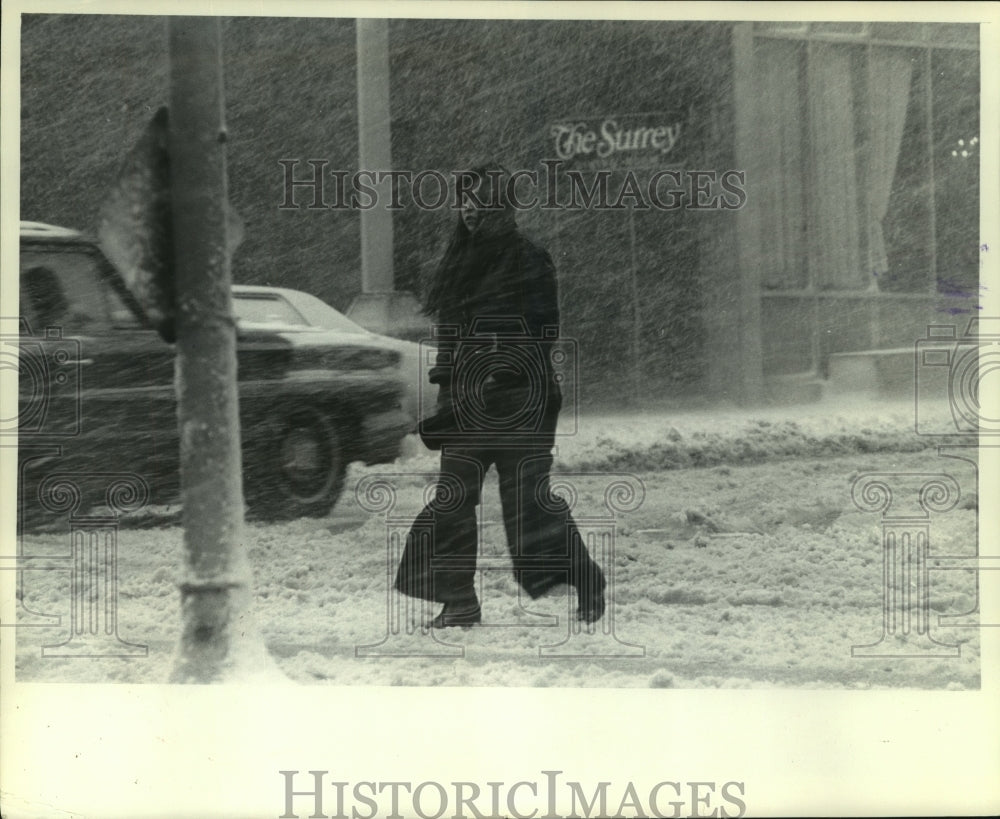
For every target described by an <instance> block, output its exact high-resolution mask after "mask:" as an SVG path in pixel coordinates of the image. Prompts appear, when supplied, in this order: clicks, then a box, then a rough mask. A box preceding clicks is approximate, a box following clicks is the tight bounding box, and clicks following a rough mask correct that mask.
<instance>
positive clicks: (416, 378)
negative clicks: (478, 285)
mask: <svg viewBox="0 0 1000 819" xmlns="http://www.w3.org/2000/svg"><path fill="white" fill-rule="evenodd" d="M233 310H234V312H235V313H236V319H237V321H238V322H240V323H241V324H242V325H245V326H250V325H258V324H262V325H281V324H283V325H286V326H292V327H303V326H308V327H315V328H319V329H323V330H334V331H336V332H338V333H348V334H351V335H355V336H362V337H365V338H367V339H369V340H371V341H373V342H376V343H378V344H379V345H381V346H383V347H385V348H386V349H389V350H395V351H396V352H398V353H399V354H400V363H399V374H400V379H401V381H402V384H403V409H405V410H406V411H407V412H408V413H409V414H410V415H411V416H412V417H413V418H414V419H415V420H416V419H418V418H421V417H429V416H430V415H433V414H434V409H435V403H436V400H437V388H436V387H434V386H432V385H430V384H429V383H428V381H427V372H428V362H427V360H426V356H427V350H428V348H427V347H426V345H425V346H424V348H423V352H424V358H423V359H422V358H421V345H420V344H416V343H414V342H412V341H406V340H404V339H399V338H393V337H391V336H384V335H380V334H378V333H373V332H371V331H369V330H366V329H365V328H364V327H362V326H361V325H360V324H357V323H355V322H354V321H352V320H351V319H349V318H348V317H347V316H345V315H344V314H343V313H341V312H340V311H338V310H337V309H335V308H334V307H331V306H330V305H329V304H327V303H326V302H325V301H323V300H321V299H319V298H317V297H316V296H313V295H312V294H310V293H305V292H303V291H301V290H292V289H290V288H287V287H266V286H263V285H246V284H237V285H233Z"/></svg>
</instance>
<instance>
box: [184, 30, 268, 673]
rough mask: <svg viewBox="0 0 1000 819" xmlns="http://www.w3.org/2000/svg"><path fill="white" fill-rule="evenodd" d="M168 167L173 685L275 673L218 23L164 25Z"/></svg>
mask: <svg viewBox="0 0 1000 819" xmlns="http://www.w3.org/2000/svg"><path fill="white" fill-rule="evenodd" d="M168 26H169V47H170V164H171V173H170V176H171V196H172V212H173V235H174V258H175V265H176V267H175V276H176V294H177V318H176V327H177V370H176V379H177V391H178V423H179V427H180V463H181V499H182V503H183V522H184V570H183V575H182V579H181V583H180V591H181V609H182V619H183V626H182V633H181V638H180V645H179V647H178V652H177V655H176V657H175V660H174V668H173V672H172V674H171V682H191V683H207V682H221V681H225V680H234V681H235V680H244V679H246V678H247V677H248V675H251V674H254V673H259V672H261V671H264V672H267V671H268V670H273V665H272V663H271V662H270V660H269V657H268V655H267V652H266V649H265V648H264V645H263V641H262V640H261V639H260V638H259V636H258V634H257V630H256V628H254V627H253V625H252V623H251V617H250V611H251V606H250V602H251V600H250V589H251V573H250V566H249V562H248V560H247V551H246V545H245V540H244V536H243V486H242V459H241V452H240V425H239V411H238V394H237V388H236V328H235V323H234V320H233V318H232V315H233V313H232V303H231V299H232V297H231V293H230V284H231V274H230V268H229V251H228V248H227V241H226V208H227V202H228V196H227V191H226V188H227V184H226V156H225V125H224V121H223V112H224V98H223V87H222V56H221V34H220V26H219V21H218V19H217V18H212V17H172V18H170V20H169V23H168Z"/></svg>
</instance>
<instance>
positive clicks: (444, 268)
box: [423, 161, 516, 316]
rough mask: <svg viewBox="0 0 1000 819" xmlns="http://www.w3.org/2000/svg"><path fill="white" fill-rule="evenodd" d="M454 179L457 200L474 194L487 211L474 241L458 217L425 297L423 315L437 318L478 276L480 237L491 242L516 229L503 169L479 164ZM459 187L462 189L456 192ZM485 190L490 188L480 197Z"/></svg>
mask: <svg viewBox="0 0 1000 819" xmlns="http://www.w3.org/2000/svg"><path fill="white" fill-rule="evenodd" d="M454 176H455V181H456V192H455V193H456V198H457V194H458V190H471V191H473V192H477V193H474V194H473V195H474V196H476V198H477V199H478V200H479V201H480V203H481V204H482V205H483V206H484V207H485V208H486V209H484V211H483V214H484V221H483V226H482V227H480V229H479V230H478V231H477V233H476V236H475V237H474V236H473V235H472V234H471V233H469V229H468V228H467V227H466V226H465V222H464V220H463V219H462V215H461V213H459V214H458V218H457V219H456V224H455V229H454V231H453V232H452V235H451V239H450V240H449V242H448V246H447V248H446V249H445V252H444V254H443V255H442V256H441V261H440V262H439V263H438V266H437V269H436V270H435V272H434V275H433V278H432V279H431V283H430V287H429V288H428V289H427V293H426V294H425V296H424V307H423V313H424V315H427V316H434V315H440V314H441V313H442V312H443V311H447V310H448V308H449V307H451V306H452V305H453V304H455V303H456V302H457V301H458V300H460V299H461V296H462V295H463V293H462V291H463V290H464V286H465V285H467V283H468V281H469V278H470V277H471V276H472V275H474V274H475V273H477V272H478V270H477V269H476V268H477V265H475V264H472V263H471V262H472V259H471V256H472V255H473V250H474V248H475V245H476V244H477V240H478V239H479V238H480V237H482V238H484V239H492V238H497V237H500V236H504V235H506V234H507V233H509V232H510V231H512V230H513V229H514V227H515V226H516V223H515V219H514V208H513V207H512V206H511V203H510V202H509V201H508V199H507V193H506V187H507V179H508V177H509V174H508V172H507V169H506V168H504V166H503V165H501V164H500V163H499V162H494V161H488V162H481V163H477V164H476V165H474V166H473V167H471V168H469V169H468V170H463V171H457V172H456V173H455V174H454ZM470 176H471V177H473V178H474V179H476V180H478V182H477V184H475V185H473V186H472V187H471V188H470V187H469V185H468V180H469V177H470ZM494 183H496V184H497V188H496V189H493V188H492V185H493V184H494ZM459 184H462V185H463V187H462V188H459V187H458V186H459ZM486 186H490V187H489V190H488V192H487V193H486V195H483V189H484V188H485V187H486ZM484 228H485V229H484Z"/></svg>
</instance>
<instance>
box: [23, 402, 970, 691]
mask: <svg viewBox="0 0 1000 819" xmlns="http://www.w3.org/2000/svg"><path fill="white" fill-rule="evenodd" d="M778 421H780V419H777V420H769V421H764V422H763V423H764V424H772V423H777V422H778ZM881 423H882V424H883V425H884V424H886V423H887V421H886V417H885V416H884V415H883V416H882V419H881ZM762 428H763V429H766V427H762ZM676 429H677V430H679V431H678V433H677V434H678V436H680V439H681V440H682V441H690V440H691V438H692V436H693V435H695V433H694V432H692V431H691V430H690V429H688V428H685V427H684V426H683V424H682V423H680V422H678V423H677V424H676ZM805 429H806V431H807V432H808V427H806V428H805ZM873 432H874V433H879V434H882V436H883V437H885V435H886V434H888V433H886V430H885V429H884V428H882V429H876V430H874V431H873ZM716 437H718V436H716ZM806 437H807V438H808V434H807V435H806ZM737 438H739V436H737ZM601 440H604V441H605V443H604V444H602V443H600V441H601ZM734 440H735V439H734ZM740 440H744V443H743V444H741V446H744V448H745V446H747V444H746V443H745V436H744V438H743V439H740ZM629 446H631V444H629V443H628V442H627V441H625V442H623V441H621V440H618V441H617V442H614V443H612V444H609V443H607V438H606V435H605V436H604V438H603V439H602V438H601V436H599V435H595V436H594V438H593V441H592V443H586V442H577V444H576V445H575V448H570V455H569V456H566V458H564V461H563V462H562V463H559V462H557V469H563V470H564V471H568V472H572V471H574V470H576V471H586V470H581V469H580V464H581V463H587V462H589V461H594V460H595V458H596V456H595V454H594V453H595V452H600V451H602V449H601V448H602V447H603V450H606V451H604V455H605V456H607V455H608V452H612V451H613V452H618V453H619V454H620V453H622V452H627V451H630V450H629ZM635 451H638V450H635ZM643 451H646V452H648V447H647V448H646V449H645V450H643ZM671 451H672V452H673V453H674V455H676V453H677V450H676V449H674V450H671ZM574 459H577V460H576V461H575V462H574ZM598 460H599V459H598ZM605 460H606V461H607V460H608V458H605ZM619 460H621V461H622V464H623V465H625V464H626V463H627V461H628V460H629V459H628V458H625V457H624V456H622V457H620V458H619ZM633 460H634V459H633ZM647 460H648V459H647ZM611 461H614V458H611ZM434 464H435V462H434V459H433V456H431V455H430V454H421V453H417V454H414V455H413V456H412V457H410V458H409V459H407V460H404V461H401V462H399V463H398V464H397V465H396V466H398V467H399V469H398V470H397V471H398V472H408V473H424V472H426V473H433V469H434ZM633 465H640V466H641V465H642V464H633ZM394 468H395V467H394ZM886 470H889V471H894V472H899V473H919V474H931V473H940V472H942V471H944V472H946V473H948V474H951V475H954V478H955V480H956V481H957V482H958V483H959V484H960V485H961V486H962V487H963V494H962V497H961V499H960V501H959V502H958V503H957V505H956V506H955V507H954V508H953V509H951V510H950V511H948V512H946V513H942V514H940V515H937V516H933V517H932V519H931V520H930V526H931V529H930V531H931V538H932V540H931V558H932V560H931V564H930V568H931V569H932V571H930V573H929V593H930V609H931V614H932V615H933V617H932V620H931V635H932V637H933V638H934V639H935V640H937V641H938V642H940V643H943V644H947V645H949V646H956V647H957V646H960V656H944V657H919V658H909V657H898V656H890V657H854V656H852V646H856V645H863V644H871V643H875V642H877V641H878V640H879V638H880V636H881V635H882V631H883V624H882V623H883V621H882V617H883V582H882V572H883V559H882V546H881V537H882V528H881V518H880V516H879V515H878V514H877V513H872V512H867V511H861V510H859V509H858V508H857V507H856V506H855V504H854V502H853V501H852V499H851V488H852V483H853V481H854V480H855V478H857V477H858V475H860V474H862V473H866V472H872V471H886ZM388 471H391V470H386V469H384V468H382V469H374V468H369V469H358V468H355V469H352V471H351V475H350V476H349V480H348V486H353V485H354V484H356V483H357V481H358V480H360V479H361V478H364V477H366V476H371V475H372V474H373V473H376V472H377V473H379V474H384V473H385V472H388ZM607 471H614V470H610V469H608V468H605V469H604V472H607ZM629 471H631V472H632V474H633V475H635V476H636V477H637V478H638V479H639V480H640V481H641V483H642V485H643V488H644V491H645V500H644V502H643V503H642V504H641V506H639V508H638V509H636V510H635V511H631V512H626V513H622V514H619V515H618V516H617V519H616V522H615V523H614V527H613V528H614V530H615V539H614V554H613V559H611V557H610V553H608V552H605V559H606V570H607V571H608V573H609V574H610V575H611V576H612V577H613V583H614V590H613V594H612V600H611V602H612V605H611V608H610V612H609V615H608V616H607V617H605V619H604V620H603V621H602V622H601V624H600V627H599V628H598V629H596V630H595V632H594V633H590V634H588V633H577V632H576V631H574V629H573V626H575V623H574V621H572V620H571V619H570V618H568V617H567V615H568V614H569V612H570V609H571V608H574V607H575V600H574V599H573V594H572V593H570V594H569V596H567V594H566V592H565V591H564V590H563V591H559V590H557V591H556V592H555V593H553V594H552V595H550V596H548V597H546V598H543V599H541V600H538V601H534V602H532V601H528V600H519V599H518V595H517V590H516V586H515V585H514V582H513V579H512V577H511V575H510V572H509V570H507V568H506V566H507V564H506V560H507V558H506V554H505V545H504V541H503V530H502V526H500V525H499V521H500V509H499V500H498V495H497V492H496V484H495V480H496V478H495V474H493V473H491V474H490V475H489V476H488V478H487V483H486V487H485V490H484V505H483V507H482V523H483V526H482V545H481V548H482V555H483V565H484V566H485V567H486V568H485V569H484V571H483V572H482V573H481V583H482V587H481V597H482V600H483V608H484V618H485V624H484V627H482V628H476V629H472V630H468V631H462V630H456V629H451V630H448V631H447V632H444V634H443V636H442V638H441V639H442V640H447V644H444V643H442V642H438V641H436V640H435V635H432V634H431V633H429V632H428V631H427V630H426V629H422V628H419V627H415V626H414V623H416V622H419V620H420V618H421V617H422V616H426V615H428V614H432V613H433V610H431V611H429V612H420V611H419V610H417V609H418V608H419V607H413V606H410V607H409V608H407V607H406V605H405V603H406V600H405V599H403V600H402V601H401V600H400V598H398V597H396V596H395V595H393V594H390V592H389V591H388V583H389V576H390V573H391V571H392V570H393V569H394V565H393V561H394V558H393V556H392V554H391V552H390V547H389V546H388V545H387V543H388V542H389V540H388V539H387V535H388V534H389V533H390V532H391V531H398V530H400V528H401V527H402V529H403V531H405V526H406V524H407V522H408V520H410V519H412V516H413V515H414V514H415V513H416V512H417V511H418V509H419V507H420V505H421V503H422V494H423V486H424V483H425V479H424V478H422V477H419V476H418V475H414V474H410V475H409V476H400V477H396V478H394V479H393V480H394V481H395V482H396V483H397V485H398V491H397V506H396V508H395V509H394V510H393V511H392V515H393V519H392V520H389V521H388V522H387V520H386V516H385V514H384V513H373V512H367V511H365V510H364V509H362V508H361V507H360V506H358V504H357V501H356V499H355V498H354V497H353V496H352V495H350V494H345V497H344V498H343V499H342V501H341V502H340V504H339V505H338V508H337V510H336V511H335V513H334V515H333V516H331V517H330V518H328V519H322V520H298V521H293V522H290V523H287V524H280V525H279V524H271V525H255V524H251V525H248V527H247V530H246V531H247V537H248V539H249V547H250V556H251V560H252V563H253V566H254V575H255V595H256V601H255V611H256V615H257V618H258V620H259V627H260V630H261V632H262V633H263V635H264V638H265V640H266V642H267V644H268V646H269V648H270V650H271V652H272V654H273V655H274V656H275V657H276V658H277V660H278V664H279V666H280V667H281V669H282V670H283V671H284V673H285V674H286V675H287V676H288V677H289V678H290V679H291V680H294V681H297V682H300V683H313V684H333V685H341V684H376V685H432V684H433V685H491V686H598V687H632V686H654V687H719V686H721V687H759V686H763V687H768V686H791V687H824V688H825V687H834V688H841V687H848V688H853V687H857V688H869V687H896V686H903V687H918V688H977V687H978V686H979V651H978V637H977V631H976V629H975V628H955V627H952V626H950V625H942V624H940V623H939V621H938V620H937V616H938V615H946V616H949V615H955V616H962V615H968V614H969V613H970V612H974V611H975V609H976V606H977V581H976V575H975V573H974V572H973V571H971V570H953V571H933V568H934V561H933V558H934V557H935V556H936V555H949V556H955V555H966V556H968V555H973V554H975V549H976V541H975V538H976V531H977V529H976V523H977V520H976V516H977V510H976V504H977V499H976V495H975V492H974V491H969V487H974V486H975V474H974V467H973V465H972V464H971V463H969V462H966V461H962V460H958V459H954V458H943V457H941V455H939V454H938V453H937V452H936V451H935V450H933V449H923V450H922V451H919V452H909V453H891V452H876V453H870V454H869V453H858V452H855V453H853V454H845V455H841V456H838V457H813V458H794V459H787V458H784V459H780V460H768V461H765V462H763V463H752V464H750V465H745V466H741V465H726V464H722V465H718V466H709V467H704V468H685V469H646V468H643V469H636V470H629ZM573 481H575V484H574V485H575V487H576V489H577V495H578V497H577V506H576V511H575V514H576V515H577V517H578V519H580V518H581V517H583V516H585V515H586V514H587V510H590V514H591V515H597V514H600V512H599V511H595V510H600V509H602V508H603V503H604V492H605V489H606V487H607V484H608V481H609V478H608V477H607V476H606V475H605V474H603V473H602V472H598V474H593V475H589V476H584V477H580V476H575V477H574V478H573ZM152 522H153V523H156V524H157V525H155V526H150V527H149V528H141V527H138V526H136V525H135V524H132V525H131V526H124V527H123V528H122V530H121V531H120V533H119V576H120V586H119V598H118V601H119V610H118V633H119V636H120V638H121V639H122V640H125V641H128V642H131V643H137V644H142V645H147V646H148V656H146V657H137V658H130V659H121V658H115V659H110V658H94V657H91V658H73V659H64V658H54V657H42V656H41V646H43V645H53V644H58V643H61V642H63V641H65V640H66V638H67V637H68V627H67V626H68V618H67V617H66V611H67V609H68V606H69V579H68V572H67V571H65V570H60V569H54V570H52V571H36V572H26V573H25V578H26V579H25V597H24V604H25V605H26V606H27V608H28V609H30V610H33V611H34V612H39V613H46V614H60V613H62V614H63V617H62V625H61V626H49V627H44V628H31V629H28V628H22V629H18V650H17V675H18V678H19V679H21V680H37V681H42V680H45V681H73V682H99V681H121V682H162V681H164V680H165V679H166V677H167V674H168V671H169V667H170V661H171V653H172V647H173V640H174V638H175V635H176V633H177V630H178V628H179V622H180V615H179V606H178V592H177V589H176V585H175V584H176V573H177V569H178V567H179V566H180V563H181V560H180V549H181V541H182V532H181V530H180V528H179V527H178V526H177V525H176V523H175V522H171V519H170V518H169V517H167V518H165V519H164V518H162V517H161V519H160V520H159V521H156V520H153V521H152ZM148 523H149V521H147V524H148ZM605 523H606V522H605ZM164 524H166V525H164ZM600 525H605V524H600ZM598 528H599V527H598ZM66 538H67V535H66V534H59V533H47V534H39V535H32V536H28V537H26V538H25V540H24V543H23V548H24V554H26V555H59V554H65V553H66V551H67V548H68V547H67V539H66ZM915 582H916V581H915V580H913V581H911V583H910V585H911V586H913V585H914V583H915ZM400 606H401V607H402V611H401V612H400V618H399V620H398V621H395V620H394V619H393V615H394V614H395V612H396V611H397V610H398V609H397V607H400ZM22 616H26V615H24V614H23V612H22ZM967 620H968V618H966V619H965V620H961V619H959V620H952V621H948V622H950V623H952V624H954V623H956V622H966V621H967ZM397 623H398V629H397V626H396V624H397ZM570 624H572V625H570ZM387 638H391V639H387ZM891 642H892V641H891V640H890V643H891ZM886 645H888V644H886ZM889 648H890V649H891V648H892V646H889ZM392 653H397V654H398V653H402V654H404V655H407V656H386V655H387V654H392ZM876 653H877V652H876ZM888 653H890V654H891V653H893V652H892V651H889V652H888ZM896 653H898V651H897V652H896ZM944 653H948V652H947V651H945V652H944ZM951 653H953V654H956V653H958V650H957V649H953V650H951Z"/></svg>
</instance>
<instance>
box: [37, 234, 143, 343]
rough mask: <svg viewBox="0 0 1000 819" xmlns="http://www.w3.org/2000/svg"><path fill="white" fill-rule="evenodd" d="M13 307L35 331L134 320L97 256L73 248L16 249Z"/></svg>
mask: <svg viewBox="0 0 1000 819" xmlns="http://www.w3.org/2000/svg"><path fill="white" fill-rule="evenodd" d="M19 309H20V313H21V315H22V316H23V317H24V318H26V319H27V321H28V323H29V325H30V327H31V330H32V332H33V333H34V334H36V335H37V334H41V333H44V331H45V328H47V327H60V328H62V329H63V331H64V332H66V333H67V334H84V335H96V334H100V333H103V332H107V331H108V330H110V329H111V328H112V327H114V326H118V325H120V324H122V323H126V324H128V325H130V326H131V325H134V324H135V323H136V322H135V317H134V316H133V314H132V312H131V311H130V310H129V309H128V307H127V306H126V305H125V303H124V302H123V301H122V300H121V298H120V297H119V296H118V294H117V293H115V292H114V291H113V290H112V289H111V287H110V286H109V285H108V284H107V283H106V282H105V281H104V280H103V279H102V277H101V275H100V270H99V268H98V259H97V258H96V257H95V256H94V255H93V254H91V253H88V252H86V251H83V250H79V249H68V250H62V251H60V250H44V251H43V250H39V251H34V250H28V251H24V252H22V253H21V263H20V305H19Z"/></svg>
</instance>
